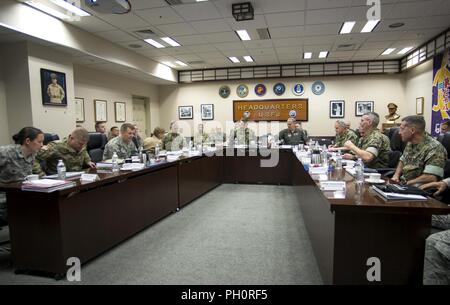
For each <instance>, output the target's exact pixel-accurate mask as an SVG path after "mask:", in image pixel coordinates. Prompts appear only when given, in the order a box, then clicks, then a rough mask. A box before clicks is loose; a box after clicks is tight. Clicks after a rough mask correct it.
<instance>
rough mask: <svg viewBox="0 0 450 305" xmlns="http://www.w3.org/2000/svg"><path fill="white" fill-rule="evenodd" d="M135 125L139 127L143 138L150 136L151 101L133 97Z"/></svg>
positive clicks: (146, 98)
mask: <svg viewBox="0 0 450 305" xmlns="http://www.w3.org/2000/svg"><path fill="white" fill-rule="evenodd" d="M133 124H135V125H137V127H138V128H139V132H140V135H141V137H142V138H146V137H148V136H150V134H151V130H150V126H151V125H150V99H149V98H148V97H142V96H134V95H133Z"/></svg>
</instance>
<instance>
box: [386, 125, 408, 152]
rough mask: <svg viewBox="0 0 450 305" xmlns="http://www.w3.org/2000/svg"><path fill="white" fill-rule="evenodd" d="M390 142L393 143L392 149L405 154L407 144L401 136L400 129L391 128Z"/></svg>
mask: <svg viewBox="0 0 450 305" xmlns="http://www.w3.org/2000/svg"><path fill="white" fill-rule="evenodd" d="M389 129H390V132H389V135H390V137H389V140H390V142H391V149H392V150H397V151H400V152H402V153H403V151H404V150H405V147H406V143H405V142H403V140H402V137H401V135H400V129H399V128H398V127H395V128H389Z"/></svg>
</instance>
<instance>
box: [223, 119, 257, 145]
mask: <svg viewBox="0 0 450 305" xmlns="http://www.w3.org/2000/svg"><path fill="white" fill-rule="evenodd" d="M251 141H256V136H255V133H254V132H253V130H251V129H250V128H248V122H247V121H245V120H241V121H239V123H238V124H237V127H235V128H234V129H233V130H232V131H231V132H230V137H229V139H228V143H229V144H230V145H234V144H235V143H236V144H237V145H249V144H250V142H251Z"/></svg>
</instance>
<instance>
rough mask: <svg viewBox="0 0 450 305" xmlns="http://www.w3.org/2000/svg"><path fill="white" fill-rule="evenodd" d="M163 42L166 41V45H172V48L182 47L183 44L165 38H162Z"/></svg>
mask: <svg viewBox="0 0 450 305" xmlns="http://www.w3.org/2000/svg"><path fill="white" fill-rule="evenodd" d="M161 39H162V40H163V41H165V42H166V43H168V44H169V45H171V46H172V47H180V46H181V44H179V43H178V42H176V41H175V40H173V39H172V38H170V37H163V38H161Z"/></svg>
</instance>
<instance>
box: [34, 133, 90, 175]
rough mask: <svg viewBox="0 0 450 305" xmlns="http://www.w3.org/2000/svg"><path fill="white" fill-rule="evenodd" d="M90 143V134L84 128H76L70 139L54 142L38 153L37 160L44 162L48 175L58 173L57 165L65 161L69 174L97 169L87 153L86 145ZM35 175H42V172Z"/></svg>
mask: <svg viewBox="0 0 450 305" xmlns="http://www.w3.org/2000/svg"><path fill="white" fill-rule="evenodd" d="M88 141H89V133H88V131H87V130H86V129H84V128H76V129H75V130H74V131H72V133H71V134H70V135H69V137H67V138H64V139H63V140H58V141H53V142H50V143H48V144H47V145H46V146H44V147H42V149H41V150H40V151H39V152H38V154H37V156H36V160H37V161H39V162H44V164H45V171H46V172H47V173H48V174H56V173H57V172H58V170H57V165H58V161H59V160H63V162H64V165H65V166H66V171H68V172H78V171H81V170H83V169H84V168H95V164H94V163H93V162H91V158H90V157H89V155H88V153H87V151H86V145H87V143H88ZM35 173H36V174H40V175H42V172H37V171H36V167H35Z"/></svg>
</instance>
